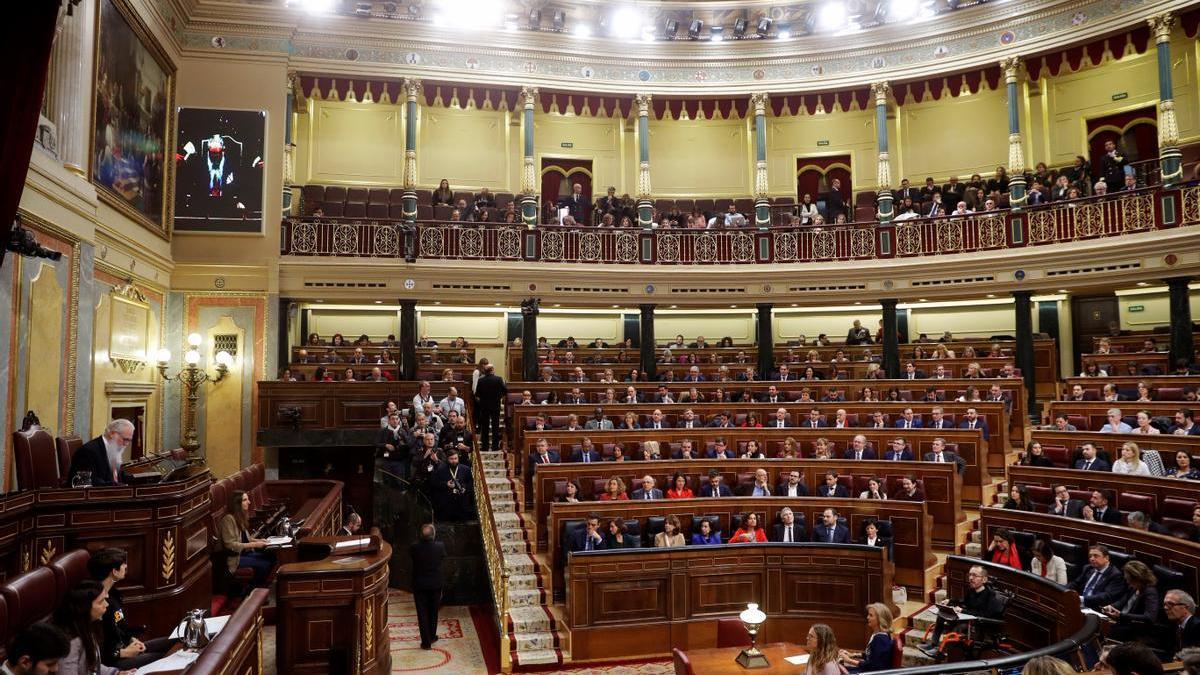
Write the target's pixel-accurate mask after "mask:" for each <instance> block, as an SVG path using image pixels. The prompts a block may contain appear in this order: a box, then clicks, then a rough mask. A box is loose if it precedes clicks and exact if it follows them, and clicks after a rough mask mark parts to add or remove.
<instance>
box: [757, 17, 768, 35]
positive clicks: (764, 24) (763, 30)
mask: <svg viewBox="0 0 1200 675" xmlns="http://www.w3.org/2000/svg"><path fill="white" fill-rule="evenodd" d="M754 32H755V33H757V34H758V37H767V33H770V32H771V17H769V16H764V17H763V18H761V19H759V20H758V27H757V28H755V29H754Z"/></svg>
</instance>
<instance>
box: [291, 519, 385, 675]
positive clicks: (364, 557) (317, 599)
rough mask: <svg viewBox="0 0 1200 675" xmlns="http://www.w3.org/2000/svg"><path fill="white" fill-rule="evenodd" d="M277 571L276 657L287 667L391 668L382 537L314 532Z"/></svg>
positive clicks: (366, 672)
mask: <svg viewBox="0 0 1200 675" xmlns="http://www.w3.org/2000/svg"><path fill="white" fill-rule="evenodd" d="M285 556H286V557H288V558H294V560H295V562H287V563H285V564H283V565H280V567H279V570H278V572H277V579H278V584H277V587H276V604H277V607H278V610H277V613H276V616H277V617H278V627H277V629H276V634H275V646H276V660H277V665H278V669H279V672H281V673H292V674H301V673H311V674H312V675H318V674H319V675H326V674H328V675H343V674H345V675H350V674H355V675H357V674H359V673H361V674H362V675H373V674H380V675H382V674H383V673H390V672H391V667H392V666H391V644H390V642H389V640H388V630H387V623H388V615H387V612H388V606H387V599H388V585H387V584H388V561H389V559H390V558H391V556H392V547H391V545H390V544H388V543H387V542H385V541H383V540H382V539H380V537H379V536H378V535H372V536H366V537H310V538H308V539H305V540H302V541H301V542H300V543H299V544H298V545H297V546H296V548H295V549H294V551H292V552H290V553H289V554H285Z"/></svg>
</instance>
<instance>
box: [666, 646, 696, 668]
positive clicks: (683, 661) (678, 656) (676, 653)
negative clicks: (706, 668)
mask: <svg viewBox="0 0 1200 675" xmlns="http://www.w3.org/2000/svg"><path fill="white" fill-rule="evenodd" d="M671 658H672V660H673V661H674V662H675V675H696V671H694V670H692V662H691V661H690V660H689V659H688V656H687V654H685V653H683V652H682V651H680V650H679V648H678V647H674V648H672V649H671Z"/></svg>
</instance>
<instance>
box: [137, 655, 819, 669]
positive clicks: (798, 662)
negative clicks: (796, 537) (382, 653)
mask: <svg viewBox="0 0 1200 675" xmlns="http://www.w3.org/2000/svg"><path fill="white" fill-rule="evenodd" d="M783 660H784V661H787V662H788V663H790V664H792V665H793V666H802V665H804V664H806V663H808V654H797V655H795V656H786V657H784V659H783ZM138 672H139V673H141V672H142V671H140V670H139V671H138Z"/></svg>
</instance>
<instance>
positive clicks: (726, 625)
mask: <svg viewBox="0 0 1200 675" xmlns="http://www.w3.org/2000/svg"><path fill="white" fill-rule="evenodd" d="M749 646H750V633H748V632H746V624H744V623H742V620H741V619H739V618H737V617H731V616H723V617H721V618H719V619H717V649H728V648H730V647H749Z"/></svg>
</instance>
